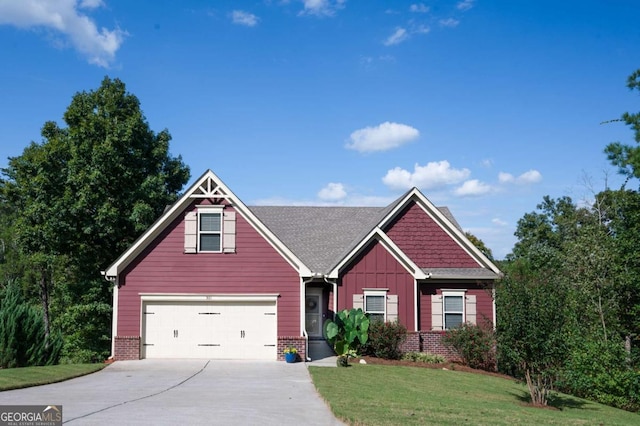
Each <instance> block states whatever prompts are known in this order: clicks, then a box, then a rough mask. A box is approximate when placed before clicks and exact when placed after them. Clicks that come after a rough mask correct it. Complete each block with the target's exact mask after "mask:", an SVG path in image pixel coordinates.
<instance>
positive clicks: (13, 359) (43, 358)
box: [0, 283, 62, 368]
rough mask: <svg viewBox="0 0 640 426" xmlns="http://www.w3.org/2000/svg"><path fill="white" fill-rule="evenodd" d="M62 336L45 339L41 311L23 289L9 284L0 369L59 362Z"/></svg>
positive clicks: (0, 320) (0, 313) (2, 312)
mask: <svg viewBox="0 0 640 426" xmlns="http://www.w3.org/2000/svg"><path fill="white" fill-rule="evenodd" d="M61 348H62V338H61V336H60V335H59V334H58V333H52V334H51V335H50V336H49V338H48V339H46V338H45V330H44V321H43V314H42V311H41V310H39V309H38V308H36V307H34V306H31V305H29V304H27V303H26V302H25V301H24V300H23V298H22V293H21V290H20V288H19V287H18V286H17V285H16V284H15V283H11V284H9V285H8V286H7V288H6V292H5V294H4V298H3V300H2V305H1V309H0V368H15V367H29V366H34V365H52V364H56V363H57V362H58V360H59V358H60V349H61Z"/></svg>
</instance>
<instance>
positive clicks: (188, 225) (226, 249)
mask: <svg viewBox="0 0 640 426" xmlns="http://www.w3.org/2000/svg"><path fill="white" fill-rule="evenodd" d="M222 220H223V225H222V252H223V253H235V252H236V212H232V211H227V212H223V219H222ZM197 247H198V213H197V212H187V213H186V214H185V216H184V252H185V253H196V252H197Z"/></svg>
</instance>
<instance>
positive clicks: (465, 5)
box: [456, 0, 474, 11]
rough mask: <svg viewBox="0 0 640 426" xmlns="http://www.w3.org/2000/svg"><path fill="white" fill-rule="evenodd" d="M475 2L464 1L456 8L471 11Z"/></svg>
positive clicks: (470, 0) (472, 0) (471, 0)
mask: <svg viewBox="0 0 640 426" xmlns="http://www.w3.org/2000/svg"><path fill="white" fill-rule="evenodd" d="M473 2H474V0H462V1H460V2H458V4H456V8H457V9H458V10H462V11H465V10H469V9H471V8H472V7H473Z"/></svg>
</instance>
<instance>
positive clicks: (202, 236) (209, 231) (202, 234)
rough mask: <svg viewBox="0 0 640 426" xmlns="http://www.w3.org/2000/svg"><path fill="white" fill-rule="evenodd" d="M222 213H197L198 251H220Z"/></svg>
mask: <svg viewBox="0 0 640 426" xmlns="http://www.w3.org/2000/svg"><path fill="white" fill-rule="evenodd" d="M221 247H222V212H215V213H213V212H204V211H199V212H198V251H212V252H220V251H222V248H221Z"/></svg>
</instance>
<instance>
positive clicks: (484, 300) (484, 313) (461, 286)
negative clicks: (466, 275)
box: [418, 281, 493, 331]
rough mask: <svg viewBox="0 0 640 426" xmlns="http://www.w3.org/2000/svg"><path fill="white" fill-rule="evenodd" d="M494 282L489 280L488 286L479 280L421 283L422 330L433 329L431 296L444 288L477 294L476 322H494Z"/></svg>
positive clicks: (440, 292) (439, 292)
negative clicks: (492, 289)
mask: <svg viewBox="0 0 640 426" xmlns="http://www.w3.org/2000/svg"><path fill="white" fill-rule="evenodd" d="M492 285H493V284H492V283H491V282H487V283H486V286H483V285H479V284H478V283H477V282H475V281H473V282H466V283H465V282H460V281H457V282H445V283H443V282H439V283H426V284H420V286H419V288H420V294H419V298H420V310H419V312H420V315H419V319H418V321H419V327H420V330H424V331H429V330H431V296H432V295H434V294H442V288H445V289H447V290H467V292H466V294H467V295H475V296H476V322H477V323H478V324H482V323H484V322H485V321H489V322H490V323H493V298H492V297H491V288H492Z"/></svg>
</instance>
